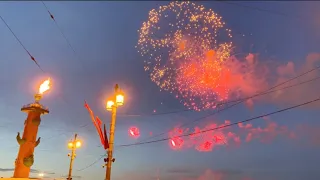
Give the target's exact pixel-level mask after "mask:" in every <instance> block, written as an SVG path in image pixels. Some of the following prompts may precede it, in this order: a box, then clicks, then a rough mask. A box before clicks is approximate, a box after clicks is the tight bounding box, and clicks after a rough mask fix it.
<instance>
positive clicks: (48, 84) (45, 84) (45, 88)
mask: <svg viewBox="0 0 320 180" xmlns="http://www.w3.org/2000/svg"><path fill="white" fill-rule="evenodd" d="M50 87H51V80H50V78H48V79H47V80H45V81H44V82H43V83H42V84H41V85H40V88H39V94H43V93H44V92H46V91H48V90H49V89H50Z"/></svg>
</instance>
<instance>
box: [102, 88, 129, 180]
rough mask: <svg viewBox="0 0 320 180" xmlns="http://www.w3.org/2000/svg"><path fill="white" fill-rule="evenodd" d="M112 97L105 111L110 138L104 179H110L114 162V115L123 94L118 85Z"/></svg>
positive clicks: (120, 104)
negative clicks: (107, 117)
mask: <svg viewBox="0 0 320 180" xmlns="http://www.w3.org/2000/svg"><path fill="white" fill-rule="evenodd" d="M114 90H115V92H114V96H112V98H110V99H109V100H108V101H107V105H106V109H107V110H108V111H111V122H110V136H109V137H110V138H109V148H108V150H107V156H108V157H107V159H106V160H105V161H106V179H105V180H110V179H111V165H112V163H113V162H114V161H115V159H114V158H113V157H112V155H113V144H114V132H115V128H116V115H117V108H118V107H119V106H122V105H123V103H124V94H123V92H122V91H121V90H120V88H119V85H118V84H116V85H115V87H114Z"/></svg>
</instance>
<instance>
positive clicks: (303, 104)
mask: <svg viewBox="0 0 320 180" xmlns="http://www.w3.org/2000/svg"><path fill="white" fill-rule="evenodd" d="M317 101H320V98H317V99H314V100H311V101H307V102H304V103H301V104H298V105H295V106H291V107H288V108H284V109H280V110H278V111H273V112H270V113H267V114H263V115H260V116H256V117H253V118H250V119H246V120H243V121H238V122H235V123H231V124H227V125H223V126H219V127H217V128H211V129H207V130H202V131H200V132H195V133H188V134H183V135H180V136H176V137H185V136H190V135H194V134H202V133H205V132H209V131H214V130H219V129H223V128H227V127H229V126H234V125H238V124H239V123H245V122H249V121H253V120H256V119H260V118H263V117H266V116H270V115H274V114H277V113H281V112H284V111H288V110H291V109H294V108H298V107H301V106H305V105H307V104H311V103H314V102H317ZM170 139H171V138H163V139H158V140H154V141H147V142H141V143H132V144H126V145H121V146H122V147H129V146H136V145H143V144H150V143H156V142H161V141H166V140H170Z"/></svg>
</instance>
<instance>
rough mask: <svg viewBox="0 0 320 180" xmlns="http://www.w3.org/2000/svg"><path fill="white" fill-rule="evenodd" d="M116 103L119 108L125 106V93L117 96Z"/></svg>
mask: <svg viewBox="0 0 320 180" xmlns="http://www.w3.org/2000/svg"><path fill="white" fill-rule="evenodd" d="M116 103H117V105H118V106H122V105H123V104H124V94H123V93H118V94H117V95H116Z"/></svg>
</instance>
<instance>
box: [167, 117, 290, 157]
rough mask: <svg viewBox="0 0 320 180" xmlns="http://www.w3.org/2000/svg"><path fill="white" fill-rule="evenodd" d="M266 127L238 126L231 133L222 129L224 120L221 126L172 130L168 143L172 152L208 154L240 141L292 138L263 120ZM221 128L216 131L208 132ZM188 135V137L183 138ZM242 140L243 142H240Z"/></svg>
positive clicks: (273, 124) (228, 122) (224, 128)
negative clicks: (185, 151) (189, 149)
mask: <svg viewBox="0 0 320 180" xmlns="http://www.w3.org/2000/svg"><path fill="white" fill-rule="evenodd" d="M264 120H265V121H266V124H267V125H266V127H264V128H260V127H257V128H255V127H253V125H252V124H241V123H239V124H238V127H239V128H240V129H239V130H238V131H236V132H232V131H231V127H223V126H225V125H229V124H230V121H228V120H226V121H225V122H224V123H223V124H220V125H218V124H215V123H212V124H209V125H207V126H206V127H204V128H199V127H195V128H194V131H190V130H189V129H188V128H185V129H183V128H174V129H173V130H172V131H170V132H169V138H170V140H169V142H170V145H171V147H172V149H174V150H180V149H182V148H195V149H196V150H197V151H200V152H209V151H212V150H214V149H215V148H217V147H219V146H226V145H232V144H234V145H239V144H240V142H241V141H243V142H251V141H252V140H254V139H256V140H260V141H261V142H270V141H271V140H273V139H274V138H275V137H277V136H286V137H289V138H294V137H295V134H294V133H293V132H291V131H289V130H288V128H287V127H285V126H279V125H278V124H276V123H275V122H273V121H271V120H269V119H267V118H264ZM219 127H222V128H221V129H217V130H213V131H212V130H210V129H215V128H219ZM186 134H190V135H188V136H183V137H182V135H186ZM241 139H243V140H241Z"/></svg>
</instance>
